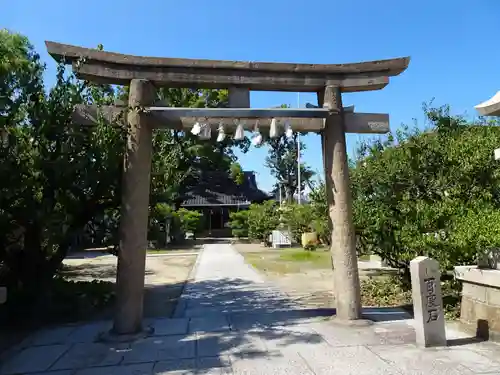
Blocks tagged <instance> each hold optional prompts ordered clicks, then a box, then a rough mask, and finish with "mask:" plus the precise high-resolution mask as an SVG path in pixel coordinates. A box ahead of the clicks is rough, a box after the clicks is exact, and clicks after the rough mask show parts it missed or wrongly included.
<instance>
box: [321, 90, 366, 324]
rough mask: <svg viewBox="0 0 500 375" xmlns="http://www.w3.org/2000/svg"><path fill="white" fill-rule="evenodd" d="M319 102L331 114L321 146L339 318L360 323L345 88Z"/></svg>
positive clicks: (326, 94)
mask: <svg viewBox="0 0 500 375" xmlns="http://www.w3.org/2000/svg"><path fill="white" fill-rule="evenodd" d="M318 102H319V104H320V106H321V105H322V106H323V107H324V108H328V110H329V111H330V114H329V116H328V117H327V118H326V121H325V129H324V130H323V131H322V133H321V144H322V146H323V162H324V169H325V184H326V196H327V203H328V211H329V220H330V228H331V229H332V240H331V242H332V243H331V248H330V251H331V256H332V260H333V262H332V263H333V265H334V270H333V278H334V291H335V306H336V317H337V318H338V319H340V320H345V321H349V320H358V319H361V318H362V316H361V315H362V314H361V292H360V285H359V271H358V258H357V254H356V232H355V230H354V225H353V217H352V197H351V187H350V183H349V166H348V163H347V148H346V139H345V116H344V109H343V106H342V94H341V88H340V87H338V86H327V87H325V89H324V91H322V92H320V93H318Z"/></svg>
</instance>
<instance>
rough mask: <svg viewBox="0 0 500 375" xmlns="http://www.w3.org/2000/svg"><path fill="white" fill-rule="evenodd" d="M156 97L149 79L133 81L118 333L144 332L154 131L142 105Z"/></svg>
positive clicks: (115, 327) (116, 322) (118, 278)
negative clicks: (144, 299)
mask: <svg viewBox="0 0 500 375" xmlns="http://www.w3.org/2000/svg"><path fill="white" fill-rule="evenodd" d="M155 96H156V91H155V88H154V86H153V85H152V84H151V83H150V82H149V81H147V80H141V79H133V80H132V81H131V82H130V93H129V112H128V116H127V119H128V125H129V129H128V135H127V144H126V150H125V160H124V163H123V182H122V190H123V191H122V206H121V219H120V246H119V254H118V269H117V275H116V287H117V293H116V297H117V300H116V314H115V319H114V325H113V330H112V333H114V334H118V335H123V334H135V333H138V332H141V331H142V316H143V298H144V272H145V268H146V249H147V234H148V216H149V190H150V188H149V187H150V175H151V159H152V134H153V131H152V126H151V124H150V123H149V122H150V121H148V116H147V114H146V113H144V111H142V110H141V107H145V106H149V105H151V104H153V102H154V100H155Z"/></svg>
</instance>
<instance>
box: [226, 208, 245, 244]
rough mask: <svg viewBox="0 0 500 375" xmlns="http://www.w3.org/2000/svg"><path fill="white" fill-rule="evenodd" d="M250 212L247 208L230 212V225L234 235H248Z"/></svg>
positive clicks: (239, 236) (241, 236)
mask: <svg viewBox="0 0 500 375" xmlns="http://www.w3.org/2000/svg"><path fill="white" fill-rule="evenodd" d="M248 214H249V211H247V210H242V211H235V212H231V213H229V219H230V221H229V226H230V228H231V234H232V235H233V236H234V237H238V238H243V237H248Z"/></svg>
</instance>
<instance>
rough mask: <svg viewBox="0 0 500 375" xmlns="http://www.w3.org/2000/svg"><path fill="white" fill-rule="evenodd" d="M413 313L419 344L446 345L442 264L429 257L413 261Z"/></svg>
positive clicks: (427, 345) (424, 345) (417, 258)
mask: <svg viewBox="0 0 500 375" xmlns="http://www.w3.org/2000/svg"><path fill="white" fill-rule="evenodd" d="M410 272H411V288H412V298H413V312H414V322H415V333H416V336H417V344H418V345H420V346H423V347H430V346H446V331H445V322H444V310H443V296H442V294H441V273H440V272H439V263H438V262H437V261H435V260H434V259H431V258H427V257H423V256H420V257H416V258H415V259H413V260H412V261H411V262H410Z"/></svg>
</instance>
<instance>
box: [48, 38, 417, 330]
mask: <svg viewBox="0 0 500 375" xmlns="http://www.w3.org/2000/svg"><path fill="white" fill-rule="evenodd" d="M46 46H47V50H48V52H49V54H50V55H51V56H52V57H53V58H54V59H55V60H57V61H63V62H65V63H67V64H73V68H74V70H75V74H76V75H77V76H78V77H79V78H82V79H86V80H89V81H93V82H96V83H107V84H117V85H129V86H130V93H129V103H128V107H129V111H128V116H127V121H128V124H129V127H130V130H129V134H128V137H127V149H126V153H125V162H124V177H123V184H124V185H123V197H122V198H123V202H122V213H121V222H120V251H119V254H118V272H117V278H116V279H117V280H116V281H117V309H116V314H115V318H114V327H113V330H112V331H113V333H114V334H117V335H129V334H136V333H140V332H142V329H143V328H142V317H143V293H144V272H145V259H146V247H147V225H148V205H149V186H150V172H151V154H152V130H153V128H170V129H172V128H175V129H185V128H190V127H191V126H192V125H193V124H194V123H195V122H197V119H200V118H206V122H207V123H208V124H210V126H214V127H215V126H218V125H219V123H220V121H225V120H228V119H231V121H230V123H228V124H227V125H228V129H232V128H234V127H235V126H236V124H233V122H234V121H233V120H244V121H245V129H246V130H253V129H254V126H255V124H256V122H257V121H258V123H259V127H260V128H261V129H262V128H266V127H269V126H270V123H271V121H272V119H276V120H278V121H281V123H282V121H287V123H288V124H290V125H291V127H292V129H294V130H297V131H302V132H316V133H320V134H321V140H322V147H323V162H324V168H325V177H326V178H325V179H326V187H327V199H328V205H329V212H330V215H329V217H330V221H331V223H330V224H331V225H332V227H333V233H332V245H331V255H332V260H333V265H334V287H335V297H336V316H337V319H341V320H358V319H361V318H362V315H361V296H360V287H359V273H358V265H357V256H356V235H355V230H354V226H353V220H352V202H351V192H350V188H349V168H348V164H347V151H346V141H345V133H346V132H347V133H379V134H384V133H387V132H388V131H389V116H388V115H387V114H372V113H354V111H353V109H352V108H349V109H348V108H344V107H343V106H342V95H341V94H342V93H343V92H357V91H370V90H380V89H382V88H384V87H385V86H387V84H388V83H389V77H391V76H397V75H399V74H400V73H402V72H403V71H404V70H406V68H407V67H408V64H409V58H407V57H406V58H398V59H390V60H378V61H370V62H361V63H353V64H328V65H326V64H291V63H266V62H242V61H217V60H197V59H177V58H157V57H139V56H131V55H123V54H118V53H112V52H104V51H99V50H95V49H87V48H81V47H77V46H71V45H66V44H59V43H55V42H46ZM81 58H83V59H81ZM155 87H188V88H216V89H228V90H229V106H230V107H231V108H224V109H218V108H215V109H207V108H199V109H198V108H196V109H195V108H171V107H165V106H162V105H161V103H159V104H157V102H156V101H155V99H156V93H155ZM250 90H265V91H293V92H316V93H317V95H318V103H319V108H306V109H289V108H272V109H254V108H250ZM138 107H140V108H141V109H143V110H141V111H138V110H137V108H138ZM144 109H145V111H144ZM101 110H102V112H103V114H104V115H105V116H108V118H113V116H114V115H115V114H117V113H119V112H121V111H122V110H123V109H122V108H119V107H118V106H109V107H104V108H101ZM97 111H98V109H97V108H92V107H79V108H77V110H76V112H75V116H74V118H75V121H79V122H81V123H82V124H93V123H95V120H96V116H97Z"/></svg>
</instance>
